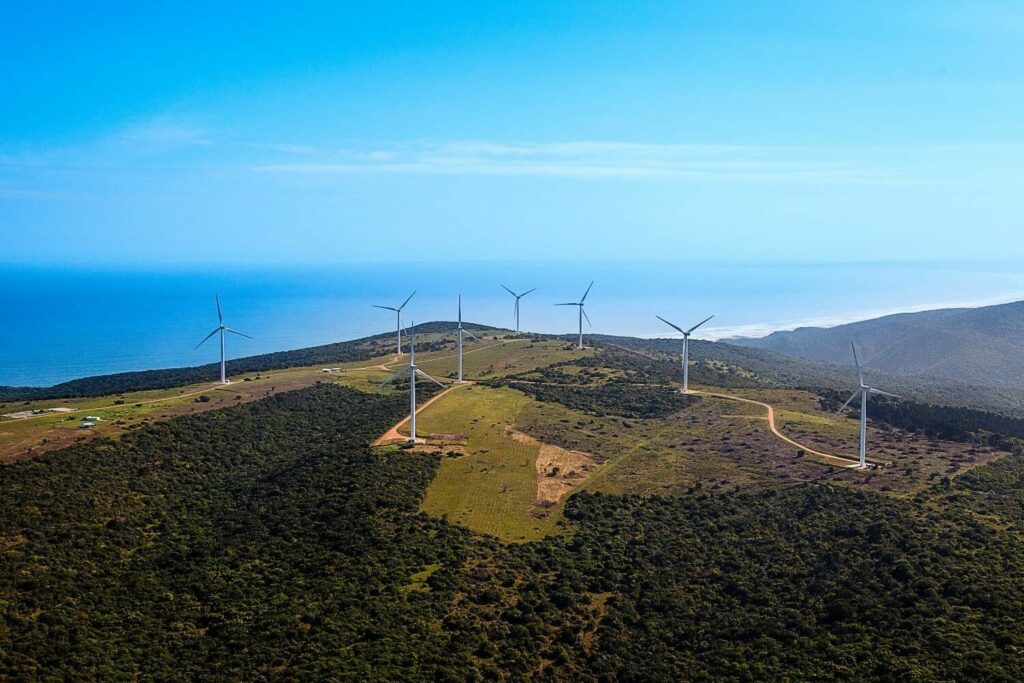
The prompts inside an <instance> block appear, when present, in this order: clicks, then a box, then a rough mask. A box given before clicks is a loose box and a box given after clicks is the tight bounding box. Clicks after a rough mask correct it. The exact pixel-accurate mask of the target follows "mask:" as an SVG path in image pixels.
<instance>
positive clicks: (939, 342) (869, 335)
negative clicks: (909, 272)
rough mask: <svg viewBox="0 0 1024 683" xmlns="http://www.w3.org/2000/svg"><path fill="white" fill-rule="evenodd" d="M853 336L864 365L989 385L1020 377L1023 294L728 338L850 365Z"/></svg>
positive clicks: (1010, 383)
mask: <svg viewBox="0 0 1024 683" xmlns="http://www.w3.org/2000/svg"><path fill="white" fill-rule="evenodd" d="M851 339H852V340H856V342H857V347H858V350H859V351H860V352H861V361H862V362H863V364H864V365H865V367H869V368H874V369H876V370H881V371H883V372H886V373H890V374H894V375H905V376H924V377H934V378H940V379H950V380H956V381H961V382H964V383H967V384H975V385H981V386H991V387H1019V386H1021V384H1022V383H1024V301H1018V302H1015V303H1010V304H1001V305H998V306H985V307H982V308H950V309H941V310H934V311H924V312H921V313H901V314H898V315H889V316H885V317H882V318H876V319H873V320H864V321H861V322H856V323H850V324H847V325H839V326H837V327H830V328H818V327H803V328H798V329H796V330H793V331H789V332H774V333H772V334H770V335H768V336H766V337H763V338H760V339H751V338H743V339H735V340H731V341H732V343H734V344H737V345H743V346H747V347H753V348H757V349H764V350H769V351H775V352H778V353H783V354H786V355H789V356H795V357H798V358H805V359H809V360H815V361H824V362H828V363H839V364H843V365H852V363H853V359H852V356H851V353H850V340H851Z"/></svg>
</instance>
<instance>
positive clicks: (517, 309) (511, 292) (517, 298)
mask: <svg viewBox="0 0 1024 683" xmlns="http://www.w3.org/2000/svg"><path fill="white" fill-rule="evenodd" d="M501 287H502V289H504V290H505V291H506V292H508V293H509V294H511V295H512V296H514V297H515V298H516V308H515V313H516V334H519V300H520V299H522V298H523V297H524V296H526V295H527V294H529V293H530V292H535V291H537V288H536V287H534V288H533V289H528V290H526V291H525V292H523V293H522V294H516V293H515V292H513V291H512V290H511V289H509V288H508V287H506V286H505V285H502V286H501Z"/></svg>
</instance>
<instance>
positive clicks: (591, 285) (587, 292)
mask: <svg viewBox="0 0 1024 683" xmlns="http://www.w3.org/2000/svg"><path fill="white" fill-rule="evenodd" d="M593 286H594V281H593V280H591V281H590V286H589V287H587V291H585V292H583V298H582V299H580V303H583V302H584V301H586V300H587V294H590V287H593Z"/></svg>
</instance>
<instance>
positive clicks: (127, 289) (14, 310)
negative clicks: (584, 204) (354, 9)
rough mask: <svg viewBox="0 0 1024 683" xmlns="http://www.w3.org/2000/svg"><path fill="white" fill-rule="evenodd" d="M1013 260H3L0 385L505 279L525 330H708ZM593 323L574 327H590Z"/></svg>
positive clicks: (998, 277) (489, 291)
mask: <svg viewBox="0 0 1024 683" xmlns="http://www.w3.org/2000/svg"><path fill="white" fill-rule="evenodd" d="M1021 273H1022V271H1021V269H1020V267H1019V265H1018V264H976V263H975V264H970V263H962V264H955V263H917V264H915V263H902V264H901V263H860V264H857V263H846V264H753V263H724V262H723V263H714V262H702V263H685V262H650V263H621V262H600V263H554V262H552V263H501V262H490V263H412V264H400V263H395V264H359V265H339V266H336V267H330V268H328V267H316V268H265V269H258V268H225V269H217V270H189V269H178V270H169V269H165V270H135V269H119V270H114V269H101V268H98V269H83V268H66V269H61V268H49V267H47V268H43V267H29V266H13V265H6V266H5V265H0V288H2V289H0V291H2V292H3V296H2V297H0V385H15V386H22V385H24V386H45V385H49V384H54V383H57V382H62V381H66V380H69V379H73V378H76V377H83V376H87V375H96V374H106V373H112V372H121V371H127V370H145V369H150V368H162V367H176V366H183V365H199V364H203V363H209V362H213V361H215V360H216V359H217V358H218V349H217V345H216V344H215V343H213V341H212V340H211V342H208V343H207V344H206V345H204V346H203V347H202V348H200V349H199V350H193V347H194V346H195V345H196V344H197V343H198V342H199V341H200V340H201V339H202V338H203V337H205V336H206V335H207V334H208V333H209V332H210V331H211V330H212V329H213V328H214V327H215V326H216V324H217V314H216V309H215V306H214V294H215V293H216V294H219V295H220V298H221V303H222V306H223V308H224V316H225V322H226V323H227V324H228V325H229V326H231V327H233V328H235V329H237V330H239V331H242V332H245V333H246V334H249V335H252V337H253V339H252V340H249V339H244V338H241V337H233V336H232V337H229V339H228V356H229V358H234V357H240V356H249V355H253V354H259V353H265V352H268V351H279V350H286V349H294V348H301V347H305V346H313V345H317V344H326V343H330V342H335V341H341V340H347V339H354V338H358V337H363V336H366V335H370V334H375V333H378V332H388V331H392V330H393V329H394V317H393V314H392V313H391V312H389V311H381V310H378V309H375V308H372V307H371V304H381V305H387V306H398V305H399V304H400V303H401V302H402V301H403V300H404V299H405V298H406V297H407V296H408V295H409V294H410V293H411V292H412V291H413V290H417V292H418V293H417V294H416V296H415V297H414V298H413V299H412V301H410V302H409V305H408V306H407V308H406V313H405V319H406V322H413V321H415V322H427V321H432V320H455V318H456V297H457V295H458V294H459V293H461V294H462V298H463V318H464V320H466V321H469V322H478V323H485V324H489V325H496V326H505V327H511V326H512V325H513V316H512V312H513V298H512V296H510V295H509V294H508V293H507V292H505V291H504V290H503V289H502V288H501V285H502V284H505V285H507V286H508V287H510V288H512V289H513V290H516V291H524V290H527V289H530V288H534V287H536V288H537V291H535V292H533V293H532V294H529V295H528V296H526V297H525V298H524V299H523V300H522V304H521V319H522V327H523V329H524V330H528V331H538V332H547V333H567V332H574V331H575V330H576V312H575V309H572V308H568V307H556V306H554V305H553V304H555V303H558V302H570V301H577V300H578V299H579V297H580V296H582V294H583V292H584V290H585V289H586V288H587V285H588V284H589V283H590V282H591V281H592V280H593V281H594V287H593V290H592V291H591V292H590V295H589V297H588V298H587V301H586V310H587V313H588V315H589V316H590V319H591V321H592V322H593V328H592V329H593V331H595V332H600V333H606V334H621V335H635V336H641V337H652V336H675V335H670V334H669V333H670V332H672V330H671V329H669V328H668V327H666V326H664V324H663V323H661V322H660V321H658V320H657V319H656V318H655V317H654V316H655V315H656V314H657V315H661V316H662V317H664V318H667V319H668V320H671V321H673V322H675V323H676V324H678V325H680V326H683V327H686V326H689V325H692V324H695V323H697V322H699V321H700V320H702V319H704V318H706V317H707V316H709V315H712V314H714V315H715V318H714V319H713V320H712V321H711V322H709V323H708V324H707V325H706V326H705V327H703V328H701V332H702V334H701V335H698V336H702V337H703V338H706V339H722V338H727V337H730V336H736V335H743V336H760V335H763V334H767V333H768V332H771V331H773V330H778V329H792V328H794V327H797V326H802V325H835V324H839V323H842V322H849V321H853V320H861V319H864V318H869V317H876V316H879V315H885V314H888V313H894V312H900V311H915V310H926V309H930V308H941V307H947V306H979V305H986V304H993V303H1003V302H1008V301H1015V300H1019V299H1024V276H1022V275H1021ZM590 329H591V328H586V331H590Z"/></svg>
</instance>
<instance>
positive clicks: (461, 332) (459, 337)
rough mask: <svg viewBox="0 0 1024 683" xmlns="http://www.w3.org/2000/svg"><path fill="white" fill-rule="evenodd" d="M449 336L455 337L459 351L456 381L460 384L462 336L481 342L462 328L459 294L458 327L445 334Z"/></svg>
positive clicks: (460, 297) (460, 296) (460, 298)
mask: <svg viewBox="0 0 1024 683" xmlns="http://www.w3.org/2000/svg"><path fill="white" fill-rule="evenodd" d="M450 334H455V335H457V337H456V339H457V340H458V349H459V350H458V354H457V356H458V359H459V363H458V365H459V379H458V380H457V381H458V383H459V384H462V335H464V334H468V335H469V336H470V337H472V338H473V339H476V340H477V341H481V339H480V337H478V336H476V335H475V334H473V333H472V332H470V331H469V330H467V329H465V328H464V327H462V295H461V294H459V326H458V327H456V328H455V329H454V330H452V331H451V332H449V333H448V334H446V335H445V336H446V337H447V336H448V335H450Z"/></svg>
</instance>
